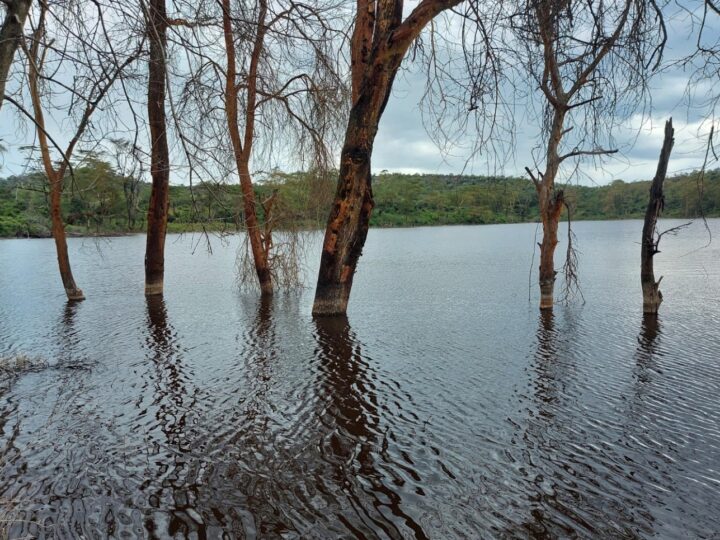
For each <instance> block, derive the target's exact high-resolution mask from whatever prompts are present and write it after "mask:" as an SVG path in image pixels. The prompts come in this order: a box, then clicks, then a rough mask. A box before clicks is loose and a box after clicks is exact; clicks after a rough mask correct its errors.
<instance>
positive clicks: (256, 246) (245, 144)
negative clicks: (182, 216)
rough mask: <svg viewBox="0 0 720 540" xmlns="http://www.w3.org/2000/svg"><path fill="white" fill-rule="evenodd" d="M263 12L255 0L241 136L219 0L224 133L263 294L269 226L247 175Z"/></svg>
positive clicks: (268, 290)
mask: <svg viewBox="0 0 720 540" xmlns="http://www.w3.org/2000/svg"><path fill="white" fill-rule="evenodd" d="M266 15H267V2H266V1H265V0H260V1H259V12H258V21H257V34H256V36H255V40H254V43H253V50H252V53H251V56H250V68H249V70H248V75H247V101H246V104H245V107H246V108H245V119H244V120H245V133H244V137H243V138H242V139H241V136H240V128H239V127H238V120H239V115H238V89H237V81H236V78H237V71H236V66H235V63H236V53H235V40H234V36H233V29H232V18H231V15H230V0H223V34H224V38H225V50H226V54H227V69H226V72H225V73H226V80H225V114H226V117H227V122H228V132H229V133H230V142H231V143H232V148H233V155H234V157H235V163H236V165H237V169H238V176H239V177H240V189H241V191H242V195H243V210H244V214H245V227H246V229H247V235H248V239H249V240H250V248H251V250H252V254H253V260H254V262H255V271H256V273H257V277H258V283H259V284H260V291H261V293H262V295H263V296H269V295H271V294H272V293H273V283H272V272H271V271H270V261H269V259H270V249H271V247H272V229H271V228H270V226H269V219H268V216H267V215H266V216H265V219H266V227H265V230H264V233H265V234H263V231H261V229H260V224H259V221H258V217H257V204H256V201H255V191H254V190H253V183H252V176H251V174H250V156H251V155H252V143H253V137H254V135H255V133H254V132H255V109H256V107H257V79H258V64H259V62H260V55H261V54H262V50H263V46H264V39H265V33H266V31H267V29H266V26H265V18H266Z"/></svg>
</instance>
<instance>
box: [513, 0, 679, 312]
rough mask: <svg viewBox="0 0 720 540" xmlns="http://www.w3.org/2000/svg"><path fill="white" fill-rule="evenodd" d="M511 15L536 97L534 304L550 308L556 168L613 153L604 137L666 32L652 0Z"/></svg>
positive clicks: (520, 10) (636, 92)
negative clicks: (538, 234) (538, 224)
mask: <svg viewBox="0 0 720 540" xmlns="http://www.w3.org/2000/svg"><path fill="white" fill-rule="evenodd" d="M510 21H511V28H512V31H513V33H514V36H515V43H517V44H518V53H519V55H520V58H521V59H522V62H523V64H522V65H523V66H524V69H525V72H526V73H527V74H529V75H530V77H531V80H533V81H534V82H535V84H537V85H538V87H539V91H540V92H541V94H540V95H541V96H542V106H541V109H542V115H541V120H542V129H543V133H542V135H543V137H542V145H541V146H542V152H541V157H540V156H538V159H536V163H535V164H534V166H533V167H532V168H530V167H526V170H527V172H528V174H529V176H530V178H531V179H532V181H533V183H534V185H535V189H536V191H537V195H538V201H539V205H540V217H541V221H542V224H543V238H542V242H541V244H540V275H539V281H540V308H541V309H552V306H553V293H554V285H555V277H556V274H557V272H556V271H555V264H554V254H555V247H556V246H557V243H558V224H559V221H560V217H561V214H562V211H563V208H564V207H565V206H566V202H565V197H564V193H563V190H562V189H557V188H556V181H557V180H558V179H559V177H560V175H561V166H562V165H563V163H564V162H565V161H566V160H571V159H578V158H587V157H592V158H597V159H601V158H602V157H603V156H608V155H610V154H613V153H615V152H616V151H617V150H615V149H612V148H608V147H607V146H604V144H603V141H604V140H609V141H612V138H611V134H612V129H613V127H614V126H615V124H616V123H617V122H618V121H621V120H622V118H623V117H624V115H627V114H628V113H629V111H632V110H634V109H635V106H636V105H637V104H638V103H641V102H642V99H643V96H644V95H645V94H644V92H645V90H646V83H647V80H648V73H649V72H650V71H651V70H652V68H653V67H655V66H657V63H658V62H659V59H660V54H661V52H662V47H663V45H664V42H665V38H666V36H665V33H664V25H663V20H662V14H661V12H660V10H659V8H658V6H657V4H656V3H655V2H654V1H653V0H611V1H603V2H596V1H585V0H582V1H581V0H527V1H526V2H523V3H521V4H520V5H519V6H518V7H517V9H516V13H514V14H512V15H511V17H510ZM566 268H567V266H566ZM569 268H570V269H571V271H573V270H574V269H573V266H572V265H570V266H569ZM573 274H574V271H573V272H571V276H572V275H573Z"/></svg>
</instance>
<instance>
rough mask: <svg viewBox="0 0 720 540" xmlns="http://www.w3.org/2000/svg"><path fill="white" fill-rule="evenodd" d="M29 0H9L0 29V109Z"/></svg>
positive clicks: (27, 10) (18, 44)
mask: <svg viewBox="0 0 720 540" xmlns="http://www.w3.org/2000/svg"><path fill="white" fill-rule="evenodd" d="M31 4H32V1H31V0H10V2H9V3H8V5H7V13H6V14H5V20H4V21H3V24H2V28H1V29H0V109H1V108H2V104H3V100H4V96H5V84H6V83H7V79H8V76H9V74H10V66H12V62H13V58H14V57H15V51H16V50H17V48H18V47H19V46H20V39H21V38H22V33H23V28H24V27H25V20H26V19H27V15H28V12H29V11H30V5H31Z"/></svg>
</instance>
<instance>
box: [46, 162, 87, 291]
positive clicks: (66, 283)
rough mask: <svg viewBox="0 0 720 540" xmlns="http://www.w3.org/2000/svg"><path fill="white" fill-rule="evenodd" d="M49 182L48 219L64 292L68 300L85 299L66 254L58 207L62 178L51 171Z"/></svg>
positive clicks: (60, 213)
mask: <svg viewBox="0 0 720 540" xmlns="http://www.w3.org/2000/svg"><path fill="white" fill-rule="evenodd" d="M48 181H49V182H50V220H51V223H52V235H53V239H54V240H55V249H56V252H57V258H58V267H59V269H60V278H61V279H62V283H63V287H65V294H66V295H67V298H68V300H73V301H77V300H85V295H84V294H83V292H82V290H80V288H79V287H78V286H77V285H76V284H75V278H74V277H73V274H72V269H71V268H70V256H69V255H68V248H67V240H66V238H65V223H64V221H63V217H62V211H61V208H60V203H61V198H62V191H63V186H62V183H63V179H62V178H60V177H59V176H58V175H57V174H55V173H53V174H51V175H50V176H49V177H48Z"/></svg>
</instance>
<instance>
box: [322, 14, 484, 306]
mask: <svg viewBox="0 0 720 540" xmlns="http://www.w3.org/2000/svg"><path fill="white" fill-rule="evenodd" d="M459 4H461V0H422V1H421V2H419V3H418V5H417V6H416V7H415V8H414V9H413V10H412V11H411V12H410V14H409V15H408V16H407V17H405V18H404V19H403V2H402V0H357V4H356V11H355V15H354V29H353V32H352V36H351V41H350V57H351V80H352V108H351V110H350V117H349V119H348V123H347V128H346V131H345V140H344V143H343V147H342V152H341V154H340V171H339V175H338V181H337V190H336V193H335V200H334V202H333V205H332V208H331V211H330V216H329V218H328V221H327V226H326V229H325V236H324V240H323V245H322V256H321V259H320V270H319V274H318V281H317V288H316V290H315V302H314V304H313V310H312V311H313V314H315V315H337V314H344V313H345V312H346V310H347V304H348V300H349V298H350V291H351V289H352V283H353V277H354V275H355V271H356V268H357V264H358V260H359V259H360V255H361V253H362V249H363V246H364V245H365V240H366V238H367V234H368V228H369V225H370V215H371V214H372V210H373V206H374V201H373V193H372V182H371V158H372V151H373V144H374V142H375V136H376V135H377V131H378V125H379V122H380V118H381V116H382V114H383V112H384V110H385V106H386V105H387V102H388V99H389V97H390V92H391V90H392V85H393V81H394V80H395V76H396V74H397V72H398V69H399V68H400V65H401V63H402V61H403V58H404V57H405V55H406V53H407V51H408V49H409V48H410V47H411V45H412V44H413V43H414V42H415V41H416V39H417V37H418V36H419V35H420V33H421V32H422V30H423V29H424V28H425V27H426V26H427V25H428V24H429V23H430V22H431V21H432V20H433V19H434V18H435V17H437V16H439V15H440V14H441V13H443V12H445V11H447V10H450V9H452V8H454V7H456V6H458V5H459ZM468 4H470V5H471V6H475V3H474V2H469V3H468ZM475 7H476V6H475Z"/></svg>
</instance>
